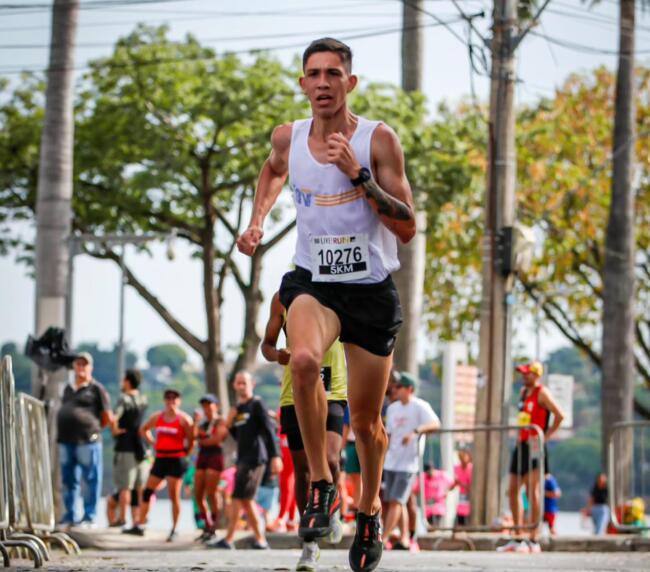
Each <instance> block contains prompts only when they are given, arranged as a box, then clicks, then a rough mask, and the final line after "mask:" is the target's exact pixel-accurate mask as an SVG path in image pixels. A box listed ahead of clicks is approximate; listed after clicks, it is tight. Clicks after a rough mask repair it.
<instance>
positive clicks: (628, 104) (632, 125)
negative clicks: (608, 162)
mask: <svg viewBox="0 0 650 572" xmlns="http://www.w3.org/2000/svg"><path fill="white" fill-rule="evenodd" d="M619 10H620V14H619V29H620V31H619V52H618V71H617V74H616V99H615V110H616V111H615V117H614V144H613V147H614V148H613V151H612V162H613V172H612V197H611V204H610V207H609V219H608V222H607V234H606V237H605V264H604V267H603V286H604V287H603V334H602V347H603V351H602V354H603V363H602V399H601V402H602V405H601V407H602V423H603V427H602V447H603V448H602V461H603V468H604V469H605V470H606V469H607V467H608V442H609V436H610V432H611V429H612V425H613V424H614V423H616V422H621V421H632V420H633V417H634V416H633V402H634V373H635V363H634V343H635V339H634V326H635V313H636V311H635V299H636V292H635V289H636V288H635V268H634V262H635V253H634V246H635V241H634V209H635V205H634V164H635V145H636V87H635V77H634V43H635V38H634V36H635V1H634V0H621V2H620V8H619ZM622 437H623V440H622V441H621V440H619V441H618V442H617V446H619V447H621V446H622V447H623V451H620V452H619V454H618V455H617V459H618V461H617V462H618V463H620V464H622V465H623V470H624V473H625V477H624V478H623V479H622V482H623V486H625V487H626V490H627V487H628V483H629V482H630V481H629V474H630V473H629V471H630V470H631V466H632V464H631V463H632V462H631V459H632V440H631V437H632V432H631V431H629V432H627V431H626V432H625V433H624V435H623V436H622Z"/></svg>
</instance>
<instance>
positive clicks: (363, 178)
mask: <svg viewBox="0 0 650 572" xmlns="http://www.w3.org/2000/svg"><path fill="white" fill-rule="evenodd" d="M370 179H372V173H371V172H370V169H366V168H365V167H361V169H359V174H358V175H357V177H356V179H350V182H351V183H352V184H353V185H354V186H355V187H358V186H359V185H363V183H365V182H367V181H369V180H370Z"/></svg>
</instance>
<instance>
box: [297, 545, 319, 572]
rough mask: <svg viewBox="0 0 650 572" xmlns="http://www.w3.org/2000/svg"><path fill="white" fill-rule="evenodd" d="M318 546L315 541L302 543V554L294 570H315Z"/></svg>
mask: <svg viewBox="0 0 650 572" xmlns="http://www.w3.org/2000/svg"><path fill="white" fill-rule="evenodd" d="M319 558H320V548H318V543H317V542H305V543H303V545H302V554H301V555H300V559H299V560H298V564H296V572H316V570H317V567H318V559H319Z"/></svg>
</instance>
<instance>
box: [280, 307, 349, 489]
mask: <svg viewBox="0 0 650 572" xmlns="http://www.w3.org/2000/svg"><path fill="white" fill-rule="evenodd" d="M340 329H341V326H340V322H339V319H338V318H337V316H336V314H335V313H334V312H333V311H332V310H330V309H329V308H326V307H324V306H322V305H321V304H320V303H319V302H318V301H317V300H316V299H315V298H314V297H312V296H309V295H307V294H301V295H300V296H298V297H296V299H295V300H294V301H293V302H292V303H291V306H290V307H289V312H288V315H287V338H288V340H289V345H290V348H291V361H290V362H289V367H291V375H292V378H293V397H294V401H295V404H296V416H297V417H298V425H299V426H300V434H301V435H302V440H303V443H304V445H305V453H306V454H307V459H308V461H309V473H310V479H311V480H312V481H320V480H323V479H324V480H326V481H328V482H332V478H333V477H332V473H331V471H330V468H329V465H328V463H327V439H326V430H325V429H326V427H325V422H326V420H327V396H326V395H325V388H324V387H323V384H322V382H321V379H320V364H321V363H322V361H323V355H324V354H325V352H326V351H327V349H328V348H329V347H330V346H331V345H332V344H333V343H334V340H336V338H337V337H338V335H339V332H340Z"/></svg>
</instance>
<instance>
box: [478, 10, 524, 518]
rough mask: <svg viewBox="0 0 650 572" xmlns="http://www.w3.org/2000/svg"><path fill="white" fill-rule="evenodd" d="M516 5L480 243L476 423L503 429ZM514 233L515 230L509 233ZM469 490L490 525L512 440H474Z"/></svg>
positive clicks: (508, 371)
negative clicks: (480, 275) (480, 291)
mask: <svg viewBox="0 0 650 572" xmlns="http://www.w3.org/2000/svg"><path fill="white" fill-rule="evenodd" d="M516 29H517V0H495V1H494V12H493V37H492V42H491V51H492V66H491V86H490V121H489V144H488V154H489V155H488V159H489V161H488V162H489V166H488V174H487V188H488V192H487V196H486V203H485V213H486V221H485V222H486V224H485V234H484V237H483V244H482V260H483V268H482V291H483V295H482V298H481V323H480V341H479V369H480V372H481V377H480V379H481V383H480V384H479V390H478V399H477V408H476V423H477V425H503V424H505V423H507V420H508V405H509V401H510V395H511V387H512V362H511V355H510V337H511V319H512V302H513V300H512V296H513V294H512V288H513V282H514V277H513V274H512V263H511V262H512V255H511V253H512V248H511V247H512V244H511V238H512V232H511V230H512V227H513V225H514V221H515V184H516V150H515V109H514V95H515V89H514V88H515V79H516V70H515V57H514V52H515V48H516V45H517V43H518V41H519V40H520V38H517V37H516ZM508 229H510V230H508ZM474 451H475V458H474V481H473V486H472V499H471V502H472V519H473V521H474V522H476V523H479V522H482V523H485V522H488V523H489V522H492V520H493V519H494V518H495V517H497V516H498V515H499V511H500V508H501V507H500V501H501V499H502V498H503V495H502V493H503V491H501V490H499V485H500V482H501V479H500V467H502V466H504V463H505V460H506V458H507V457H506V456H507V454H508V451H507V435H506V434H504V433H498V432H494V433H491V434H489V435H487V434H482V435H480V434H479V435H477V437H476V443H475V448H474Z"/></svg>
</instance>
